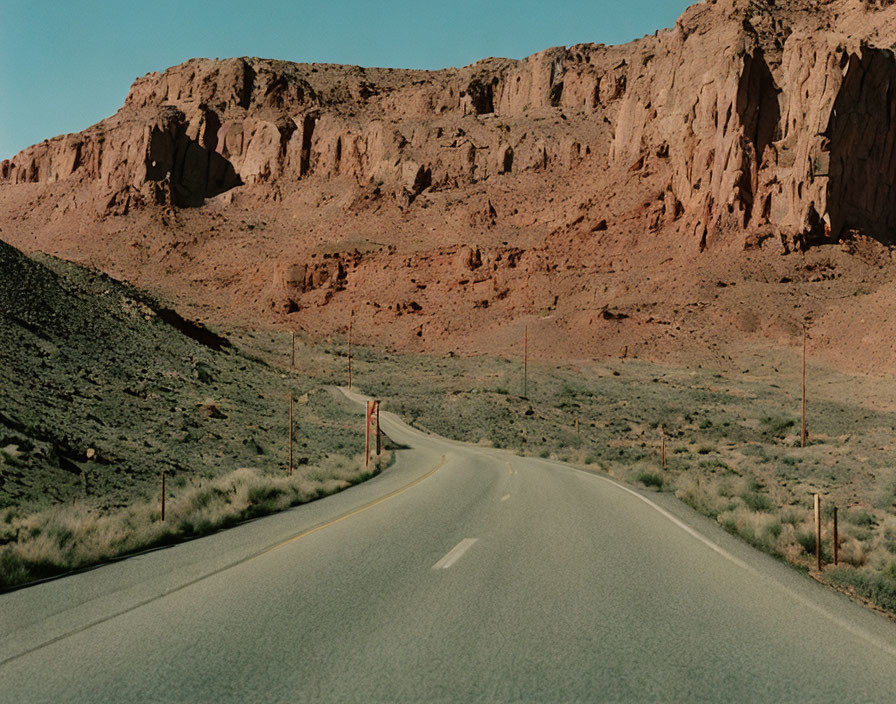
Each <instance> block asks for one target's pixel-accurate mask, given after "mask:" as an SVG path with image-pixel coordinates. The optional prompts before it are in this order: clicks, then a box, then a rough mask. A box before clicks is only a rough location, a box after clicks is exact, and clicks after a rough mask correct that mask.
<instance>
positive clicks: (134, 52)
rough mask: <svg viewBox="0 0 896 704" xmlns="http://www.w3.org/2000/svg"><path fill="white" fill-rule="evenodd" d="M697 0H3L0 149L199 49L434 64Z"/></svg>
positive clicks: (662, 23)
mask: <svg viewBox="0 0 896 704" xmlns="http://www.w3.org/2000/svg"><path fill="white" fill-rule="evenodd" d="M688 4H690V3H689V2H687V1H686V0H627V1H626V2H620V1H619V0H591V2H585V1H584V0H580V1H579V2H571V1H567V0H554V1H553V2H546V1H544V0H541V1H537V2H536V1H533V0H517V1H516V2H509V1H505V0H496V1H495V2H488V1H487V0H479V1H478V2H477V1H476V0H454V1H450V2H449V1H447V0H441V2H438V3H427V2H426V1H425V0H423V1H422V2H421V0H417V1H416V2H407V1H405V0H398V1H392V2H385V3H375V2H362V1H361V0H316V1H315V2H304V1H301V2H287V1H286V0H279V1H278V0H255V1H254V2H252V1H251V0H239V1H238V2H237V1H235V0H218V2H189V0H180V1H178V0H153V1H152V2H147V1H146V0H143V1H142V2H98V1H95V0H94V1H91V0H67V1H65V2H62V1H55V2H50V1H48V0H0V159H4V158H7V157H10V156H12V155H13V154H15V153H16V152H18V151H19V150H20V149H23V148H24V147H26V146H28V145H30V144H33V143H35V142H39V141H41V140H43V139H46V138H48V137H53V136H55V135H57V134H62V133H65V132H77V131H80V130H82V129H84V128H85V127H88V126H89V125H91V124H93V123H95V122H98V121H99V120H101V119H103V118H104V117H107V116H109V115H111V114H112V113H114V112H115V111H116V110H117V109H118V108H119V107H120V106H121V104H122V103H123V102H124V98H125V96H126V95H127V91H128V87H129V86H130V84H131V82H132V81H133V80H134V79H135V78H136V77H137V76H142V75H143V74H145V73H147V72H149V71H161V70H164V69H165V68H167V67H169V66H172V65H174V64H177V63H180V62H181V61H185V60H186V59H188V58H191V57H194V56H204V57H211V58H214V57H220V58H224V57H229V56H262V57H265V58H276V59H286V60H290V61H309V62H310V61H319V62H332V63H345V64H358V65H362V66H389V67H395V68H427V69H436V68H444V67H446V66H463V65H466V64H469V63H472V62H473V61H476V60H478V59H481V58H485V57H487V56H506V57H510V58H522V57H524V56H528V55H529V54H532V53H534V52H536V51H540V50H541V49H545V48H547V47H549V46H558V45H567V46H568V45H570V44H577V43H580V42H603V43H605V44H616V43H620V42H625V41H629V40H630V39H634V38H636V37H640V36H642V35H644V34H650V33H652V32H653V31H655V30H657V29H660V28H662V27H668V26H671V25H672V23H673V22H674V21H675V18H676V17H678V15H680V14H681V12H682V11H683V10H684V8H685V7H687V5H688Z"/></svg>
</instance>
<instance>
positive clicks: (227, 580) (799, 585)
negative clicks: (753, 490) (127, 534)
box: [0, 397, 896, 704]
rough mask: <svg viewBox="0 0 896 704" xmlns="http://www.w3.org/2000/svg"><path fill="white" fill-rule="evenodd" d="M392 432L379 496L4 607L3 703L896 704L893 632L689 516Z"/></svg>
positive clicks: (559, 469) (311, 507) (551, 472)
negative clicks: (395, 456)
mask: <svg viewBox="0 0 896 704" xmlns="http://www.w3.org/2000/svg"><path fill="white" fill-rule="evenodd" d="M356 398H360V397H356ZM361 417H362V415H361V412H360V411H359V418H361ZM360 425H363V421H362V422H361V423H360ZM383 427H384V430H385V431H386V432H387V433H388V434H389V435H390V436H391V437H392V438H393V439H395V440H396V441H398V442H401V443H405V444H407V445H409V446H412V447H413V450H412V451H408V452H402V453H400V456H399V460H398V461H397V463H396V464H395V465H394V466H393V467H391V468H390V469H388V470H386V471H385V472H384V473H383V474H381V475H379V476H378V477H375V478H374V479H372V480H370V481H369V482H366V483H364V484H362V485H359V486H357V487H354V488H352V489H349V490H347V491H345V492H342V493H341V494H338V495H335V496H332V497H329V498H327V499H324V500H321V501H317V502H314V503H311V504H308V505H305V506H301V507H298V508H296V509H293V510H291V511H287V512H285V513H282V514H279V515H276V516H271V517H269V518H265V519H260V520H257V521H252V522H250V523H247V524H244V525H242V526H239V527H237V528H234V529H232V530H229V531H224V532H221V533H218V534H216V535H213V536H210V537H208V538H203V539H200V540H195V541H192V542H190V543H185V544H183V545H179V546H176V547H172V548H167V549H164V550H157V551H154V552H150V553H147V554H145V555H142V556H139V557H134V558H131V559H128V560H123V561H121V562H117V563H113V564H110V565H106V566H103V567H100V568H98V569H94V570H91V571H88V572H84V573H81V574H77V575H73V576H70V577H66V578H63V579H59V580H55V581H51V582H47V583H44V584H40V585H37V586H33V587H29V588H26V589H22V590H19V591H16V592H11V593H9V594H5V595H0V701H2V702H15V703H16V704H21V703H24V702H215V703H223V702H255V701H258V702H269V701H271V702H302V701H332V702H351V701H358V702H371V701H388V702H391V701H415V702H416V701H423V702H429V701H458V702H470V701H488V702H504V701H544V702H564V701H639V702H640V701H670V702H671V701H682V702H695V701H719V702H744V701H770V702H806V701H812V702H822V701H832V702H871V701H880V702H892V701H894V698H896V626H894V624H892V623H890V622H889V621H887V620H885V619H884V618H882V617H881V616H878V615H876V614H873V613H871V612H869V611H866V610H865V609H863V608H861V607H859V606H857V605H855V604H853V603H851V602H850V601H849V600H847V599H846V598H844V597H842V596H841V595H839V594H837V593H835V592H833V591H831V590H828V589H826V588H824V587H821V586H820V585H818V584H816V583H815V582H813V581H812V580H810V579H809V578H807V577H805V576H803V575H800V574H799V573H797V572H795V571H793V570H791V569H789V568H787V567H785V566H783V565H781V564H780V563H778V562H776V561H775V560H773V559H771V558H769V557H767V556H764V555H762V554H760V553H757V552H755V551H753V550H752V549H750V548H748V547H746V546H745V545H743V544H742V543H740V542H738V541H737V540H735V539H734V538H731V537H730V536H728V535H727V534H726V533H724V532H723V531H722V530H721V529H719V528H718V526H716V525H715V524H714V523H713V522H711V521H708V520H705V519H703V518H702V517H700V516H698V515H696V514H695V513H694V512H692V511H690V510H689V509H687V508H686V507H684V506H682V505H680V504H678V503H677V502H676V501H675V500H674V499H672V498H671V497H668V496H664V495H660V494H655V493H651V492H638V491H634V490H631V489H629V488H626V487H622V486H620V485H618V484H616V483H614V482H612V481H610V480H608V479H606V478H603V477H600V476H596V475H592V474H588V473H586V472H582V471H579V470H576V469H573V468H571V467H569V466H566V465H562V464H559V463H554V462H549V461H545V460H537V459H531V458H526V459H523V458H520V457H517V456H515V455H512V454H510V453H505V452H502V451H499V450H494V449H490V448H482V447H475V446H469V445H462V444H458V443H453V442H449V441H446V440H444V439H441V438H437V437H432V436H428V435H425V434H423V433H421V432H419V431H417V430H414V429H412V428H409V427H408V426H406V425H404V424H403V423H401V422H400V421H399V420H398V419H397V418H396V417H394V416H392V415H390V414H386V413H384V414H383Z"/></svg>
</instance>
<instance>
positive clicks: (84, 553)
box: [0, 454, 392, 588]
mask: <svg viewBox="0 0 896 704" xmlns="http://www.w3.org/2000/svg"><path fill="white" fill-rule="evenodd" d="M391 459H392V455H391V454H389V455H385V456H383V458H382V459H381V460H378V461H375V462H374V464H373V465H372V467H371V468H370V469H368V470H366V471H365V470H363V469H362V465H361V462H360V460H359V458H355V459H354V460H347V459H345V458H337V459H335V460H332V461H331V462H330V464H329V465H325V466H323V467H320V468H316V469H315V468H311V467H307V468H304V467H303V468H301V469H300V470H299V471H297V472H296V473H295V474H294V475H293V476H292V477H286V476H283V475H277V476H270V475H264V474H262V473H260V472H259V471H258V470H254V469H246V468H244V469H238V470H236V471H234V472H231V473H229V474H226V475H224V476H221V477H219V478H218V479H215V480H213V481H211V482H210V483H208V484H207V485H205V486H202V487H190V486H187V487H185V488H184V489H183V490H181V491H179V492H176V494H177V495H175V496H174V497H172V498H170V499H169V500H168V504H167V510H166V519H167V520H166V521H165V522H162V521H160V520H159V511H158V507H157V504H156V502H155V500H152V501H144V502H141V503H137V504H134V505H132V506H130V507H128V508H125V509H122V510H119V511H117V512H115V513H109V514H99V513H97V512H96V511H91V510H89V509H87V508H86V507H84V506H81V507H74V506H68V505H66V506H56V507H54V508H50V509H47V510H45V511H42V512H40V513H37V514H32V515H30V516H24V517H20V516H18V515H17V514H14V513H7V516H6V518H7V519H8V524H7V525H5V526H4V527H3V529H2V538H3V540H0V588H2V587H11V586H15V585H17V584H22V583H23V582H27V581H30V580H35V579H41V578H43V577H49V576H52V575H56V574H60V573H62V572H66V571H68V570H72V569H78V568H81V567H85V566H88V565H91V564H96V563H98V562H103V561H106V560H108V559H111V558H113V557H116V556H120V555H126V554H129V553H133V552H137V551H139V550H146V549H148V548H152V547H158V546H162V545H167V544H171V543H175V542H177V541H179V540H182V539H184V538H191V537H196V536H200V535H205V534H208V533H210V532H213V531H215V530H219V529H221V528H226V527H229V526H232V525H235V524H236V523H239V522H240V521H243V520H245V519H247V518H252V517H255V516H262V515H265V514H269V513H273V512H275V511H279V510H282V509H285V508H288V507H290V506H295V505H297V504H300V503H304V502H306V501H309V500H311V499H314V498H317V497H320V496H325V495H327V494H331V493H333V492H335V491H338V490H340V489H343V488H345V487H347V486H349V485H351V484H353V483H357V482H359V481H362V480H363V479H366V478H368V477H370V476H372V475H373V474H375V473H377V472H378V471H379V469H380V468H381V467H382V466H383V465H385V464H387V463H388V462H390V461H391Z"/></svg>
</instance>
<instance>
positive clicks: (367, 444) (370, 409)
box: [364, 401, 373, 468]
mask: <svg viewBox="0 0 896 704" xmlns="http://www.w3.org/2000/svg"><path fill="white" fill-rule="evenodd" d="M372 404H373V401H368V402H367V413H365V414H364V467H365V468H366V467H368V466H369V465H370V416H371V414H372V413H373V405H372Z"/></svg>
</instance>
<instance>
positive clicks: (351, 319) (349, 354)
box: [348, 311, 355, 391]
mask: <svg viewBox="0 0 896 704" xmlns="http://www.w3.org/2000/svg"><path fill="white" fill-rule="evenodd" d="M354 321H355V311H352V313H351V315H350V316H349V319H348V388H349V391H351V388H352V323H354Z"/></svg>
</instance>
